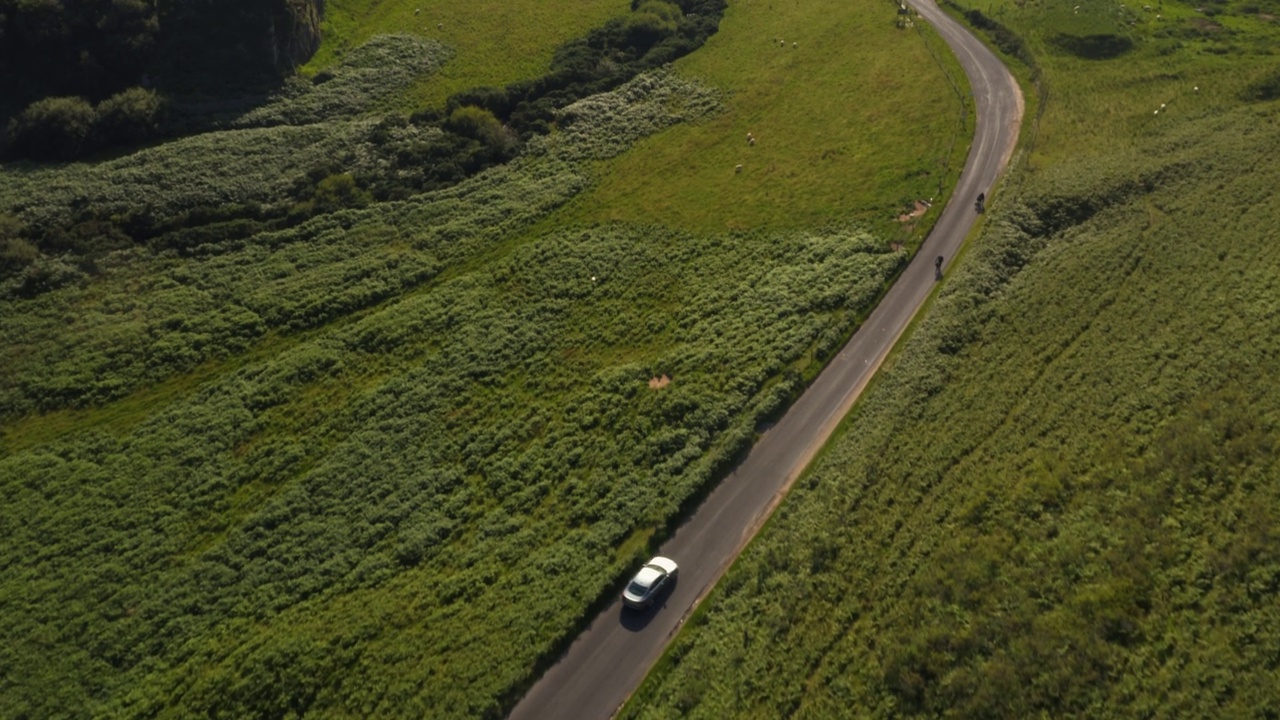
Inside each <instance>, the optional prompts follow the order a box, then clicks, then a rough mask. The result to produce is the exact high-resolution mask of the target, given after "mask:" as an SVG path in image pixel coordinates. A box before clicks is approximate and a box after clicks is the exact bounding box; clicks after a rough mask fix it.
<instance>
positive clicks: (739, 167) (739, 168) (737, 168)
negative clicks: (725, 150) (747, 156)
mask: <svg viewBox="0 0 1280 720" xmlns="http://www.w3.org/2000/svg"><path fill="white" fill-rule="evenodd" d="M733 171H734V172H736V173H740V172H742V166H741V165H739V166H738V167H736V168H734V169H733Z"/></svg>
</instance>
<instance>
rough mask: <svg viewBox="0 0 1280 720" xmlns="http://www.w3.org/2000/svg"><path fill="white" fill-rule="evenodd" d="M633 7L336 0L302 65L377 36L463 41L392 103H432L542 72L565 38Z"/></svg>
mask: <svg viewBox="0 0 1280 720" xmlns="http://www.w3.org/2000/svg"><path fill="white" fill-rule="evenodd" d="M630 7H631V4H630V2H628V0H547V1H546V2H539V3H524V2H510V1H509V0H383V1H382V2H371V1H370V0H329V2H327V3H325V17H324V22H323V25H322V31H323V36H324V42H323V44H322V45H321V47H320V50H319V52H317V53H316V54H315V56H314V57H313V58H312V59H311V61H310V62H308V63H307V65H306V66H304V67H303V68H302V72H303V74H313V73H315V72H318V71H320V70H323V69H324V68H326V67H329V66H330V65H332V64H333V63H334V62H336V61H337V60H340V59H341V58H342V57H343V56H344V55H345V54H346V53H348V52H350V51H351V50H353V49H354V48H357V47H359V46H361V45H363V44H364V43H366V42H367V41H368V40H369V39H370V38H372V37H374V36H376V35H382V34H398V33H412V34H417V35H422V36H423V37H427V38H431V39H433V40H437V41H439V42H442V43H444V44H446V45H448V46H450V47H453V48H456V49H457V51H458V53H457V56H456V57H455V58H454V59H453V61H452V62H450V63H449V64H448V65H446V66H445V67H444V69H443V70H442V71H441V72H440V73H439V74H438V75H435V76H432V77H430V78H423V79H422V80H420V81H419V82H418V83H417V84H415V85H414V86H413V87H412V88H411V89H410V90H409V91H408V92H407V93H405V94H404V95H402V96H400V98H398V99H397V100H396V101H394V102H391V103H389V106H391V107H395V108H401V109H410V110H413V109H419V108H423V107H430V106H433V105H439V104H441V103H443V102H444V100H445V98H447V97H449V96H450V95H452V94H453V93H456V92H459V91H461V90H468V89H470V88H473V87H479V86H482V85H492V86H501V85H505V84H506V83H510V82H515V81H517V80H526V79H528V78H532V77H536V76H538V75H540V74H542V73H543V72H545V71H546V69H547V66H548V65H549V64H550V63H551V55H552V53H553V52H554V51H555V49H556V48H557V47H559V46H560V45H561V44H562V43H564V42H565V41H567V40H570V39H572V38H575V37H579V36H581V35H584V34H586V32H587V31H588V30H590V29H592V28H594V27H598V26H600V25H602V24H604V21H606V20H608V19H610V18H613V17H618V16H621V15H623V14H625V13H626V12H627V11H628V10H629V9H630Z"/></svg>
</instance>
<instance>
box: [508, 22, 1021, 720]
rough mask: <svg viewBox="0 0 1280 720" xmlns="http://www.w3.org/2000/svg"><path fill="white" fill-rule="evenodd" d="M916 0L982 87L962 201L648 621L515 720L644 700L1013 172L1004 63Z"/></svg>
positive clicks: (733, 487) (707, 511)
mask: <svg viewBox="0 0 1280 720" xmlns="http://www.w3.org/2000/svg"><path fill="white" fill-rule="evenodd" d="M909 1H910V3H911V5H912V6H913V7H915V8H916V9H917V10H918V11H919V13H920V15H921V16H922V17H924V18H925V19H926V20H928V22H929V23H930V24H932V25H933V27H934V28H936V29H937V30H938V32H939V34H940V35H941V36H942V37H943V38H944V39H945V40H946V42H947V44H948V45H950V46H951V50H952V52H953V53H955V56H956V58H957V59H958V60H959V61H960V64H961V66H962V67H963V68H964V71H965V73H966V74H967V75H968V76H969V84H970V85H971V86H972V90H973V103H974V107H975V108H976V111H977V125H976V128H975V131H974V140H973V145H972V147H971V149H970V151H969V158H968V160H967V161H966V163H965V166H964V171H963V172H962V173H961V175H960V181H959V185H958V187H957V189H956V191H955V192H954V193H953V194H952V201H951V202H950V203H949V204H948V205H947V207H946V209H945V210H944V211H943V213H942V216H941V217H940V218H939V219H938V222H937V223H936V224H935V225H934V228H933V231H932V232H931V233H930V235H929V237H928V238H927V239H926V240H925V242H924V244H923V246H922V248H921V250H920V252H919V254H918V255H917V256H916V258H915V259H914V260H913V261H912V263H911V264H910V265H909V266H908V267H907V269H906V270H905V271H904V272H903V274H902V276H901V277H900V278H899V279H898V281H897V282H896V283H895V284H894V286H893V288H891V289H890V290H889V292H888V293H887V294H886V295H885V297H884V299H883V300H882V301H881V303H880V305H879V306H877V307H876V309H875V311H873V312H872V314H871V316H870V317H869V318H868V319H867V321H866V322H865V323H864V324H863V326H862V327H861V328H860V329H859V330H858V331H857V332H856V333H855V334H854V336H853V338H852V339H850V341H849V343H848V344H847V345H846V346H845V347H844V348H843V349H842V350H841V351H840V353H839V354H838V355H837V356H836V357H835V358H833V359H832V361H831V363H830V364H829V365H828V366H827V368H826V369H825V370H823V372H822V374H821V375H819V376H818V377H817V379H816V380H815V381H814V383H813V384H812V385H811V386H810V387H809V389H808V390H806V391H805V393H804V394H803V395H802V396H801V397H800V399H799V400H797V401H796V403H795V404H794V405H793V406H792V407H791V408H790V409H789V410H788V411H787V413H786V415H785V416H784V417H783V418H782V419H781V420H780V421H779V422H778V424H777V425H775V426H773V427H772V428H770V429H769V430H768V431H767V432H766V433H765V434H764V435H763V436H762V438H761V439H760V441H759V442H758V443H757V444H756V446H755V447H753V448H752V449H751V452H750V454H749V455H748V456H747V458H746V459H745V460H744V461H743V463H742V464H741V465H739V466H738V468H737V469H736V470H735V471H734V472H733V473H732V474H731V475H730V476H729V477H728V478H726V479H725V480H724V481H723V482H722V483H721V484H720V485H719V486H717V487H716V489H715V490H713V491H712V492H711V494H710V495H709V496H708V497H707V499H706V500H705V501H704V502H703V504H702V505H701V506H700V507H699V508H698V509H697V511H696V512H695V513H694V514H693V515H692V516H691V517H689V518H688V520H686V521H685V523H684V524H683V525H681V526H680V527H679V529H678V530H677V531H676V533H675V535H674V536H672V537H671V539H670V540H668V541H667V543H666V544H664V545H663V546H662V549H661V551H660V553H661V554H662V555H666V556H667V557H670V558H672V559H674V560H675V561H676V562H678V563H679V564H680V578H679V582H678V583H677V584H676V585H675V587H674V588H673V589H672V590H671V591H670V592H668V593H667V594H666V596H665V598H663V599H662V600H660V601H659V605H657V606H655V607H653V608H650V609H649V610H648V611H646V612H643V613H633V612H631V611H624V610H623V609H622V602H621V600H619V601H617V602H615V603H614V604H613V605H612V606H611V607H609V608H608V609H607V610H605V611H604V612H603V613H601V614H600V615H598V616H597V617H596V618H595V619H594V620H593V621H592V622H591V624H590V625H589V626H588V627H587V629H586V630H585V631H583V633H582V634H581V635H580V636H579V637H578V639H577V640H575V641H574V643H573V645H571V646H570V647H569V650H568V651H567V652H566V653H565V655H564V656H563V657H562V658H561V659H560V660H559V661H558V662H557V663H556V664H555V665H554V666H552V667H551V669H549V670H548V671H547V672H546V674H545V675H543V676H542V678H541V679H539V680H538V682H537V683H536V684H534V686H533V687H532V688H531V689H530V690H529V692H528V693H526V694H525V696H524V697H523V698H522V699H521V700H520V702H519V704H518V705H516V707H515V709H514V710H513V711H512V713H511V715H510V718H511V720H531V719H534V718H538V719H546V720H566V719H572V720H579V719H582V720H592V719H595V718H600V719H603V718H609V717H611V716H612V715H613V714H614V713H615V712H616V711H617V709H618V708H619V706H620V705H621V704H622V703H623V702H625V701H626V699H627V698H628V697H629V696H630V695H631V693H632V692H634V691H635V689H636V688H637V687H638V686H639V685H640V682H641V681H642V680H643V679H644V676H645V674H646V673H647V672H648V671H649V668H650V667H651V666H652V665H653V663H654V662H655V661H656V660H657V659H658V657H659V656H660V655H661V653H662V650H663V648H664V647H666V645H667V642H668V641H669V640H670V639H671V637H672V636H673V635H674V634H675V632H676V630H678V629H679V627H680V625H681V624H683V622H684V619H685V618H686V617H688V615H689V613H690V612H692V610H693V608H694V607H695V606H696V605H697V603H698V601H699V600H700V599H701V598H702V597H703V596H704V595H705V594H706V593H707V591H708V590H710V589H711V587H712V586H713V585H714V584H715V582H716V581H717V580H718V579H719V578H720V576H721V575H722V574H723V573H724V571H725V570H726V569H727V568H728V567H729V564H730V563H732V562H733V560H734V558H736V557H737V555H738V553H739V552H740V551H741V550H742V548H743V546H744V545H745V544H746V542H747V541H748V540H749V539H750V538H751V536H753V535H754V534H755V532H756V530H757V529H759V527H760V526H761V524H763V523H764V521H765V519H766V518H767V517H768V516H769V514H770V512H772V510H773V508H774V507H775V506H776V505H777V503H778V501H779V500H780V499H781V498H782V495H783V494H785V492H786V490H787V488H788V487H789V486H790V484H791V482H792V481H794V480H795V478H796V477H798V476H799V475H800V473H801V471H803V470H804V468H805V466H806V465H808V463H809V460H810V459H812V458H813V456H814V454H815V453H816V452H817V451H818V449H819V448H821V447H822V445H823V443H824V442H826V440H827V438H828V437H829V436H830V434H831V432H832V431H833V430H834V429H835V427H836V425H837V424H838V423H839V422H840V420H841V418H843V417H844V415H845V414H846V413H847V412H848V411H849V408H850V407H852V405H853V403H854V401H855V400H857V398H858V395H859V394H860V393H861V392H862V389H863V388H864V387H865V386H866V384H867V382H868V381H869V380H870V379H871V376H872V375H873V374H874V373H875V371H876V369H877V368H879V366H880V364H881V362H883V361H884V358H885V356H886V355H888V353H889V350H890V348H892V347H893V344H894V343H895V342H897V340H898V338H899V337H900V336H901V335H902V333H903V331H904V330H905V329H906V327H907V324H908V323H910V321H911V319H912V318H913V317H914V316H915V314H916V312H917V311H918V310H919V309H920V307H921V306H922V305H923V304H924V301H925V300H926V299H927V297H928V296H929V293H930V292H931V291H932V289H933V287H934V284H935V277H934V273H935V268H934V263H935V261H936V258H937V257H938V256H942V257H943V258H944V261H943V266H942V269H943V271H944V272H945V270H946V266H947V265H948V264H949V263H950V260H951V258H952V257H954V256H955V254H956V252H957V251H958V250H959V249H960V245H961V243H962V242H963V241H964V237H965V235H966V234H967V233H968V231H969V228H970V227H971V226H972V225H973V223H974V221H975V219H976V217H977V215H976V213H975V212H974V206H973V205H974V200H975V198H976V197H977V195H978V193H980V192H981V193H987V192H989V191H990V189H991V187H992V185H993V184H994V182H995V181H996V179H997V177H998V176H999V174H1000V172H1001V171H1002V170H1003V169H1004V167H1005V165H1006V164H1007V163H1008V160H1009V158H1010V156H1011V155H1012V153H1013V147H1014V145H1015V143H1016V142H1017V138H1018V124H1019V122H1020V119H1021V115H1022V95H1021V93H1020V92H1019V90H1018V86H1017V84H1016V83H1015V82H1014V80H1013V78H1012V76H1011V75H1010V74H1009V72H1008V70H1007V69H1006V68H1005V67H1004V65H1003V64H1001V62H1000V61H999V59H997V58H996V56H995V55H993V54H992V53H991V51H990V50H988V49H987V48H986V47H985V46H983V45H982V43H980V42H978V40H977V39H975V38H974V37H973V36H972V35H970V34H969V32H968V31H967V30H965V29H964V28H962V27H961V26H960V25H959V24H957V23H956V22H955V21H954V20H952V19H951V18H950V17H949V16H947V15H946V14H945V13H943V12H942V11H941V10H939V9H938V7H937V6H936V5H935V4H934V2H933V0H909Z"/></svg>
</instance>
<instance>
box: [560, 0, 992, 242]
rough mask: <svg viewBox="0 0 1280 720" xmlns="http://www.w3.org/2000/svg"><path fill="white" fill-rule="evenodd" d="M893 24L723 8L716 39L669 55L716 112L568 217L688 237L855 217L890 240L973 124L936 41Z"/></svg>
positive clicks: (628, 160)
mask: <svg viewBox="0 0 1280 720" xmlns="http://www.w3.org/2000/svg"><path fill="white" fill-rule="evenodd" d="M775 5H776V9H775ZM889 9H890V10H892V9H893V6H892V5H890V6H889ZM895 19H896V15H894V14H893V13H892V12H885V9H884V8H882V7H881V5H880V4H877V3H865V4H856V5H854V6H850V5H849V3H841V2H830V1H823V2H805V3H770V2H766V1H765V0H748V1H746V2H741V3H734V4H732V5H731V6H730V7H729V10H728V12H727V13H726V15H725V18H724V20H723V22H722V24H721V32H720V34H718V35H716V36H713V37H712V38H711V40H710V41H709V42H708V43H707V46H706V47H705V48H703V49H702V50H700V51H699V52H697V53H695V54H693V55H691V56H689V57H687V58H685V59H683V60H681V61H680V62H679V63H677V67H678V69H679V70H680V72H681V73H682V74H685V75H687V76H689V77H694V78H698V79H700V80H703V81H705V82H707V83H710V84H711V85H713V86H715V87H719V88H723V89H725V90H726V91H727V92H728V93H729V97H728V99H727V100H726V103H725V105H726V109H725V112H724V113H723V114H721V115H718V116H716V117H715V118H713V119H711V120H709V121H707V122H704V123H699V124H696V125H686V126H681V127H679V128H675V129H673V130H671V131H669V132H667V133H664V134H663V135H660V136H657V137H654V138H652V139H650V140H647V141H645V142H642V143H640V144H639V145H637V147H636V148H635V149H634V150H632V151H630V152H629V153H628V154H627V155H626V156H624V157H623V158H621V159H620V160H619V161H616V162H613V163H610V164H609V166H608V167H606V168H604V169H603V171H602V177H601V181H600V183H599V185H598V186H597V187H596V188H594V189H593V190H592V191H591V192H590V193H588V194H586V195H585V196H584V197H583V198H582V199H580V200H578V201H576V204H575V208H574V209H575V210H576V212H572V213H571V215H570V217H571V218H572V220H574V221H588V222H589V221H595V220H627V221H638V222H650V221H657V222H661V223H663V224H668V225H674V226H678V227H683V228H687V229H690V230H696V231H718V230H725V229H741V228H755V227H774V228H793V227H814V226H820V225H822V224H823V223H828V222H833V221H845V220H849V219H856V220H858V221H860V222H865V223H870V224H873V225H874V226H875V227H876V229H877V230H878V231H880V232H881V233H884V234H896V233H897V232H898V231H899V230H900V228H901V225H900V224H898V223H897V220H896V218H897V216H898V215H899V214H901V213H902V212H903V210H904V208H909V207H910V205H911V203H912V202H913V201H914V200H916V199H928V198H933V199H934V200H935V201H937V202H941V201H942V199H943V198H945V195H946V193H947V191H948V188H949V187H950V179H951V178H953V177H954V176H955V175H956V173H957V172H958V170H959V168H960V166H962V165H963V164H964V158H965V156H966V155H967V153H968V149H969V141H970V137H971V134H972V125H971V124H969V123H970V119H969V118H968V116H967V115H966V114H965V113H964V111H963V108H962V106H961V103H960V98H961V97H963V96H964V95H967V93H968V84H967V81H966V80H965V78H964V75H963V73H962V72H960V70H959V68H958V66H956V65H955V63H954V60H953V59H952V58H951V56H950V54H949V53H947V52H946V51H945V45H944V44H943V43H942V42H941V40H940V39H939V38H937V37H936V36H935V35H934V34H933V33H932V31H931V30H929V29H928V28H927V27H924V26H918V27H916V28H913V29H903V30H895V29H894V21H895ZM793 45H794V46H793ZM926 88H929V89H931V90H928V91H926ZM948 88H951V91H950V92H948V90H947V89H948ZM939 89H942V91H941V92H938V90H939ZM748 133H750V134H751V135H752V136H753V137H755V138H756V143H755V145H749V144H748V142H747V134H748ZM738 165H742V171H741V172H740V173H739V172H736V167H737V166H738Z"/></svg>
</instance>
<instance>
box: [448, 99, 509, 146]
mask: <svg viewBox="0 0 1280 720" xmlns="http://www.w3.org/2000/svg"><path fill="white" fill-rule="evenodd" d="M444 127H445V129H446V130H448V131H450V132H454V133H457V134H459V135H461V136H463V137H467V138H471V139H472V140H479V141H480V142H482V143H484V144H485V146H486V147H487V148H488V149H489V150H491V151H492V152H493V153H494V154H495V155H497V156H498V157H501V158H506V157H510V156H511V154H512V153H513V152H514V151H515V147H516V139H515V137H514V135H513V134H512V133H511V131H509V130H508V129H507V128H506V127H504V126H503V125H502V123H501V122H500V121H499V120H498V118H497V117H495V116H494V114H493V113H492V112H490V111H488V110H485V109H483V108H478V107H475V106H473V105H467V106H464V107H460V108H458V109H457V110H454V111H453V112H452V113H450V114H449V119H448V120H446V121H445V124H444Z"/></svg>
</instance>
